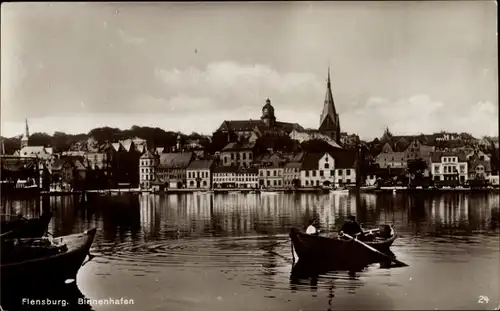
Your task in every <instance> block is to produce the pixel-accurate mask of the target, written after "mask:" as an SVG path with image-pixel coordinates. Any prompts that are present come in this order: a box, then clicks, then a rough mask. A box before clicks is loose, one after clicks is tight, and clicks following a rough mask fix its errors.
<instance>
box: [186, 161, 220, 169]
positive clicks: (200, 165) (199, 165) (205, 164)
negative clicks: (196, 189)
mask: <svg viewBox="0 0 500 311" xmlns="http://www.w3.org/2000/svg"><path fill="white" fill-rule="evenodd" d="M213 164H214V161H213V160H194V161H193V162H191V164H189V166H188V168H187V169H188V170H208V169H210V168H211V167H212V165H213Z"/></svg>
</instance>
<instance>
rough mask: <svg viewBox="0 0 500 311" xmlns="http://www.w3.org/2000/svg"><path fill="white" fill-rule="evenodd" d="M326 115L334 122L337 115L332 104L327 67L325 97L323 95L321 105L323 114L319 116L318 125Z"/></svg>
mask: <svg viewBox="0 0 500 311" xmlns="http://www.w3.org/2000/svg"><path fill="white" fill-rule="evenodd" d="M328 115H329V116H330V117H331V118H332V120H335V116H336V115H337V111H336V110H335V103H334V102H333V95H332V83H331V81H330V67H328V80H327V82H326V95H325V102H324V104H323V113H322V114H321V119H320V121H319V124H320V125H321V124H322V123H323V122H324V121H325V119H326V116H328Z"/></svg>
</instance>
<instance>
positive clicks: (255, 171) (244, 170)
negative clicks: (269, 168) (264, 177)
mask: <svg viewBox="0 0 500 311" xmlns="http://www.w3.org/2000/svg"><path fill="white" fill-rule="evenodd" d="M237 173H238V174H255V175H257V174H259V170H258V169H257V168H256V167H239V168H238V169H237Z"/></svg>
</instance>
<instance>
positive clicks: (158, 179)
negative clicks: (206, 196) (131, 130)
mask: <svg viewBox="0 0 500 311" xmlns="http://www.w3.org/2000/svg"><path fill="white" fill-rule="evenodd" d="M139 161H140V163H139V176H140V186H141V187H142V188H146V189H147V188H151V187H152V186H155V185H158V186H166V187H168V188H188V189H210V188H262V187H264V188H298V187H320V186H339V185H351V184H355V183H356V155H355V154H353V153H351V152H347V151H343V150H341V151H338V152H322V153H298V154H283V153H279V152H275V153H272V154H266V155H261V156H258V157H257V158H256V159H255V160H254V161H252V162H249V163H248V164H247V165H230V166H228V165H224V163H225V161H224V160H222V161H221V162H222V164H223V165H217V161H216V160H215V159H209V160H207V159H196V157H195V154H194V153H193V152H178V153H163V154H154V153H152V152H149V151H148V152H146V153H144V155H143V156H142V157H141V158H140V160H139Z"/></svg>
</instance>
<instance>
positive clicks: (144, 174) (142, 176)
mask: <svg viewBox="0 0 500 311" xmlns="http://www.w3.org/2000/svg"><path fill="white" fill-rule="evenodd" d="M156 164H157V161H156V157H155V156H154V155H153V154H152V153H151V152H150V151H149V150H147V149H146V152H145V153H144V154H143V155H142V156H141V157H140V158H139V181H140V187H141V188H143V189H150V188H151V186H152V183H153V181H154V180H155V179H156V172H155V170H156Z"/></svg>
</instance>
